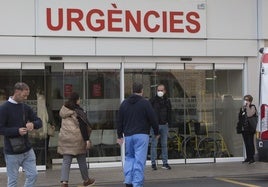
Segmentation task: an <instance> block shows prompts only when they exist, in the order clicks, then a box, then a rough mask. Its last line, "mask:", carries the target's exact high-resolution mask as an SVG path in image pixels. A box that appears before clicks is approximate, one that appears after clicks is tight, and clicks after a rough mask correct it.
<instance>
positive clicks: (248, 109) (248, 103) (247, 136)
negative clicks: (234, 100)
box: [237, 95, 257, 164]
mask: <svg viewBox="0 0 268 187" xmlns="http://www.w3.org/2000/svg"><path fill="white" fill-rule="evenodd" d="M252 101H253V97H252V96H251V95H245V96H244V105H243V107H241V108H240V111H239V115H238V123H237V133H242V137H243V141H244V144H245V147H246V159H245V160H244V161H243V163H248V164H252V163H254V162H255V160H254V154H255V146H254V134H255V132H256V129H254V128H253V127H252V126H251V125H250V124H249V121H248V118H250V117H253V116H255V115H257V114H256V112H257V110H256V107H255V105H253V104H252Z"/></svg>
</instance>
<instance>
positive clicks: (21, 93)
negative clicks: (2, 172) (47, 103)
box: [0, 82, 42, 187]
mask: <svg viewBox="0 0 268 187" xmlns="http://www.w3.org/2000/svg"><path fill="white" fill-rule="evenodd" d="M29 93H30V89H29V86H28V85H27V84H25V83H23V82H18V83H16V84H15V86H14V94H13V96H11V97H10V98H9V99H8V101H6V102H5V103H3V104H2V105H1V106H0V134H1V135H4V154H5V161H6V167H7V176H8V184H7V186H10V187H11V186H17V182H18V176H19V175H18V174H19V167H20V166H21V167H22V168H23V170H24V171H25V176H26V181H25V184H24V186H27V187H33V186H34V184H35V182H36V179H37V170H36V157H35V153H34V151H33V149H32V146H31V143H30V142H29V139H28V132H30V131H32V130H33V129H38V128H41V127H42V121H41V119H40V118H38V117H37V116H36V113H34V112H33V110H32V108H30V106H28V105H26V104H24V103H23V101H24V100H26V99H27V97H28V95H29ZM17 140H18V141H17ZM16 142H18V143H19V142H22V143H23V144H22V145H21V146H15V145H18V144H15V143H16ZM12 144H13V145H12ZM16 147H17V149H16Z"/></svg>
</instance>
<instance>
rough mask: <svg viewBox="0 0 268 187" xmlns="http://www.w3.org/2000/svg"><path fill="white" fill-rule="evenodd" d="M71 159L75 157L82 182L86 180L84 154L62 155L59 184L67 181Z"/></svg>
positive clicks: (86, 169) (86, 172)
mask: <svg viewBox="0 0 268 187" xmlns="http://www.w3.org/2000/svg"><path fill="white" fill-rule="evenodd" d="M73 157H76V159H77V162H78V165H79V169H80V173H81V176H82V179H83V180H84V181H86V180H88V179H89V177H88V168H87V162H86V154H80V155H76V156H74V155H63V161H62V167H61V182H62V181H66V182H67V181H69V174H70V167H71V163H72V160H73Z"/></svg>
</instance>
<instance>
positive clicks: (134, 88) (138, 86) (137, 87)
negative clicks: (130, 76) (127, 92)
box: [132, 82, 143, 93]
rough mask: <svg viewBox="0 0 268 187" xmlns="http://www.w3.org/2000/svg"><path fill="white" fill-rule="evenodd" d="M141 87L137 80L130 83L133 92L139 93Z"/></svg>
mask: <svg viewBox="0 0 268 187" xmlns="http://www.w3.org/2000/svg"><path fill="white" fill-rule="evenodd" d="M142 89H143V85H142V84H141V83H139V82H134V83H133V85H132V91H133V93H141V92H142Z"/></svg>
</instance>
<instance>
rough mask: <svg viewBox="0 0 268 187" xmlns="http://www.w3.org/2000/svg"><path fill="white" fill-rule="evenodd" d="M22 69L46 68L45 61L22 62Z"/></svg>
mask: <svg viewBox="0 0 268 187" xmlns="http://www.w3.org/2000/svg"><path fill="white" fill-rule="evenodd" d="M21 69H45V63H43V62H29V63H28V62H24V63H22V64H21Z"/></svg>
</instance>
